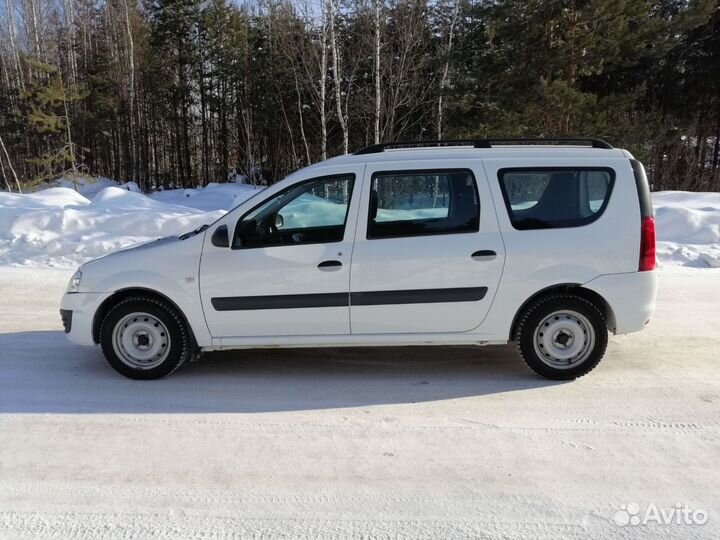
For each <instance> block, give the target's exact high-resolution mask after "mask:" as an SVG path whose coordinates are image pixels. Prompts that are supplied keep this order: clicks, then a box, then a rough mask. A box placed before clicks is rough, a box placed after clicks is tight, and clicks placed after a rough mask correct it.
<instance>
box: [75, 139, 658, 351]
mask: <svg viewBox="0 0 720 540" xmlns="http://www.w3.org/2000/svg"><path fill="white" fill-rule="evenodd" d="M631 158H632V156H631V155H630V154H629V153H628V152H626V151H624V150H620V149H598V148H583V147H567V146H541V147H538V146H530V147H505V146H504V147H498V148H491V149H467V148H442V149H412V150H386V151H385V152H381V153H377V154H367V155H350V156H342V157H337V158H333V159H330V160H327V161H324V162H321V163H318V164H316V165H313V166H310V167H307V168H305V169H302V170H300V171H297V172H295V173H293V174H292V175H290V176H289V177H288V178H286V179H285V180H283V181H281V182H279V183H277V184H275V185H273V186H271V187H269V188H267V189H266V190H265V191H263V192H261V193H259V194H258V195H255V196H254V197H252V198H251V199H249V200H247V201H245V202H244V203H243V204H241V205H239V206H238V207H237V208H235V209H233V210H231V211H230V212H229V213H228V214H226V215H225V216H224V217H222V218H221V219H220V220H218V221H217V222H215V223H214V224H212V225H211V226H210V227H209V228H208V229H207V230H206V231H204V232H203V233H200V234H197V235H195V236H192V237H190V238H187V239H185V240H179V239H178V238H175V237H173V238H167V239H162V240H159V241H157V242H153V243H150V244H145V245H142V246H139V247H136V248H131V249H128V250H124V251H120V252H117V253H114V254H111V255H109V256H106V257H103V258H101V259H98V260H95V261H91V262H89V263H87V264H85V265H83V266H82V267H81V269H80V270H81V271H82V274H83V276H82V281H81V284H80V290H79V292H77V293H68V294H65V296H64V297H63V300H62V306H61V307H62V309H64V310H72V312H73V318H72V329H71V331H70V333H69V335H68V337H69V338H70V339H71V340H72V341H74V342H75V343H79V344H83V345H91V344H93V343H94V342H95V338H94V337H93V321H94V319H95V318H96V313H97V312H98V309H99V308H100V307H101V306H103V302H106V301H107V302H112V298H113V295H114V294H116V293H117V292H118V291H125V290H134V289H139V290H149V291H155V292H157V293H159V294H161V295H163V296H165V297H166V298H168V299H169V300H171V301H172V302H173V303H175V304H176V306H177V307H178V308H179V309H180V310H181V312H182V313H183V315H184V316H185V318H186V320H187V322H188V324H189V326H190V328H191V329H192V333H193V335H194V338H195V341H196V344H197V346H198V347H199V348H200V349H201V350H212V349H223V348H243V347H276V346H280V347H307V346H336V345H412V344H448V343H455V344H460V343H463V344H476V345H481V344H495V343H505V342H507V341H508V340H509V339H510V334H511V330H512V326H513V322H514V320H515V318H516V316H517V315H518V312H519V310H520V309H521V308H522V306H523V305H524V304H525V302H526V301H527V300H528V299H530V298H531V297H533V295H535V294H536V293H538V292H540V291H542V290H544V289H547V288H549V287H552V286H554V285H558V284H573V285H583V286H585V287H586V288H588V289H590V290H592V291H594V292H596V293H597V294H599V295H600V296H601V297H602V298H603V299H604V301H605V302H606V303H607V305H608V306H609V311H610V314H609V317H608V318H609V321H608V323H609V325H610V328H611V330H612V331H614V332H615V333H619V334H621V333H627V332H635V331H638V330H641V329H642V328H643V326H644V325H645V324H646V322H647V320H648V319H649V317H650V316H651V314H652V311H653V308H654V299H655V294H656V290H657V278H656V273H655V272H638V271H637V269H638V268H637V267H638V252H639V242H640V210H639V204H638V194H637V190H636V186H635V181H634V177H633V171H632V169H631V166H630V162H629V159H631ZM569 165H570V166H578V165H582V166H598V167H610V168H612V169H613V170H614V171H615V173H616V179H615V184H614V188H613V191H612V194H611V196H610V199H609V202H608V204H607V207H606V208H605V211H604V213H603V214H602V216H601V217H600V218H599V219H598V220H596V221H595V222H593V223H591V224H589V225H585V226H582V227H573V228H565V229H542V230H523V231H519V230H516V229H514V228H513V226H512V224H511V223H510V220H509V217H508V214H507V210H506V208H505V203H504V200H503V197H502V193H501V190H500V186H499V182H498V177H497V172H498V170H499V169H501V168H503V167H518V166H533V167H548V166H569ZM448 167H451V168H464V169H470V170H472V172H473V175H474V177H475V179H476V182H477V188H478V191H479V195H480V205H481V211H480V231H479V232H477V233H464V234H447V235H438V236H416V237H409V238H393V239H381V240H368V239H367V238H366V230H367V221H368V211H367V208H368V203H369V186H370V178H371V176H372V173H373V172H376V171H387V170H403V169H406V170H419V169H444V168H448ZM347 173H352V174H355V187H354V190H353V193H352V198H351V202H350V208H349V211H348V217H347V223H346V227H345V233H344V238H343V240H342V242H338V243H332V244H314V245H297V246H295V245H291V246H271V247H264V248H258V249H241V250H234V249H229V248H220V247H215V246H213V245H212V242H211V238H212V235H213V233H214V232H215V230H216V229H217V228H218V227H221V226H227V227H228V230H230V231H233V230H234V227H235V224H236V223H237V222H238V220H239V219H240V218H241V217H242V216H243V215H245V214H246V213H247V212H248V211H250V210H251V209H252V208H254V207H255V206H257V205H258V204H259V203H260V202H261V201H263V200H265V199H267V198H268V197H271V196H273V194H275V193H277V192H279V191H280V190H282V189H284V188H286V187H288V186H291V185H293V184H295V183H297V182H300V181H302V180H306V179H309V178H315V177H321V176H326V175H332V174H347ZM476 250H492V251H494V252H495V253H496V256H495V257H494V258H489V259H485V260H480V261H475V260H472V259H471V257H470V255H471V253H473V252H475V251H476ZM327 259H336V260H340V261H341V262H342V267H341V268H340V269H338V270H336V271H322V270H319V269H318V268H317V265H318V263H319V262H321V261H323V260H327ZM473 286H483V287H487V289H488V290H487V294H486V295H485V296H484V297H483V299H482V300H479V301H474V302H453V303H432V304H417V303H415V304H398V305H374V306H349V307H344V306H342V307H321V308H301V309H286V310H279V309H272V310H270V309H260V310H252V311H225V312H219V311H216V310H214V309H213V307H212V304H211V301H210V299H211V298H213V297H215V296H217V295H222V296H234V295H240V294H242V295H243V296H262V295H295V294H308V293H311V294H314V293H326V292H332V293H336V292H341V291H348V293H349V292H351V291H352V292H363V291H378V290H381V291H384V290H413V289H437V288H454V287H473ZM105 305H108V304H105Z"/></svg>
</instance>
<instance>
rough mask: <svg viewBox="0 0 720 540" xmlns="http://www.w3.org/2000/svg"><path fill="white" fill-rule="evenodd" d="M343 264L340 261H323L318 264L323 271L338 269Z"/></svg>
mask: <svg viewBox="0 0 720 540" xmlns="http://www.w3.org/2000/svg"><path fill="white" fill-rule="evenodd" d="M341 266H342V263H341V262H340V261H323V262H321V263H320V264H318V268H319V269H320V270H323V271H326V272H327V271H328V270H338V269H340V267H341Z"/></svg>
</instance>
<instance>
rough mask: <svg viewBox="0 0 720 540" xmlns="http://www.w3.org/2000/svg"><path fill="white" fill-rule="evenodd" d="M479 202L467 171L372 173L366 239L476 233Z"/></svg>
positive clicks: (474, 186)
mask: <svg viewBox="0 0 720 540" xmlns="http://www.w3.org/2000/svg"><path fill="white" fill-rule="evenodd" d="M479 224H480V203H479V199H478V192H477V186H476V185H475V178H474V177H473V175H472V173H471V172H470V171H468V170H440V171H397V172H381V173H375V174H374V175H373V177H372V183H371V185H370V208H369V216H368V232H367V237H368V239H377V238H393V237H402V236H420V235H431V234H450V233H463V232H477V231H478V228H479Z"/></svg>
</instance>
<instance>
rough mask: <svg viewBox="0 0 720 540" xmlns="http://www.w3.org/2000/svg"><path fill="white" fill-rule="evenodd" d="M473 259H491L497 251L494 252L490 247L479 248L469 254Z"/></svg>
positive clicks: (495, 255)
mask: <svg viewBox="0 0 720 540" xmlns="http://www.w3.org/2000/svg"><path fill="white" fill-rule="evenodd" d="M470 257H471V258H472V260H473V261H492V260H493V259H494V258H495V257H497V253H495V252H494V251H493V250H492V249H481V250H480V251H476V252H475V253H473V254H472V255H470Z"/></svg>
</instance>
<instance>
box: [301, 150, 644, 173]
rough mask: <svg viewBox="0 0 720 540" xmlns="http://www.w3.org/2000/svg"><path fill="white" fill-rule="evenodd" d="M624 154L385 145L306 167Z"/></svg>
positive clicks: (615, 153) (621, 153)
mask: <svg viewBox="0 0 720 540" xmlns="http://www.w3.org/2000/svg"><path fill="white" fill-rule="evenodd" d="M508 157H512V158H533V157H554V158H574V159H592V158H625V159H632V155H631V154H630V153H629V152H628V151H627V150H623V149H622V148H611V149H605V148H592V147H589V146H569V145H502V146H496V147H493V148H473V147H471V146H444V147H430V148H398V149H394V148H393V149H386V150H384V151H381V152H377V153H368V154H347V155H343V156H337V157H333V158H330V159H327V160H325V161H321V162H319V163H315V164H314V165H310V166H309V167H306V168H305V169H303V171H308V170H309V169H322V168H324V167H326V166H331V165H346V164H347V165H360V164H365V163H368V164H369V163H385V162H398V161H432V160H442V159H458V160H475V159H492V158H508Z"/></svg>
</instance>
